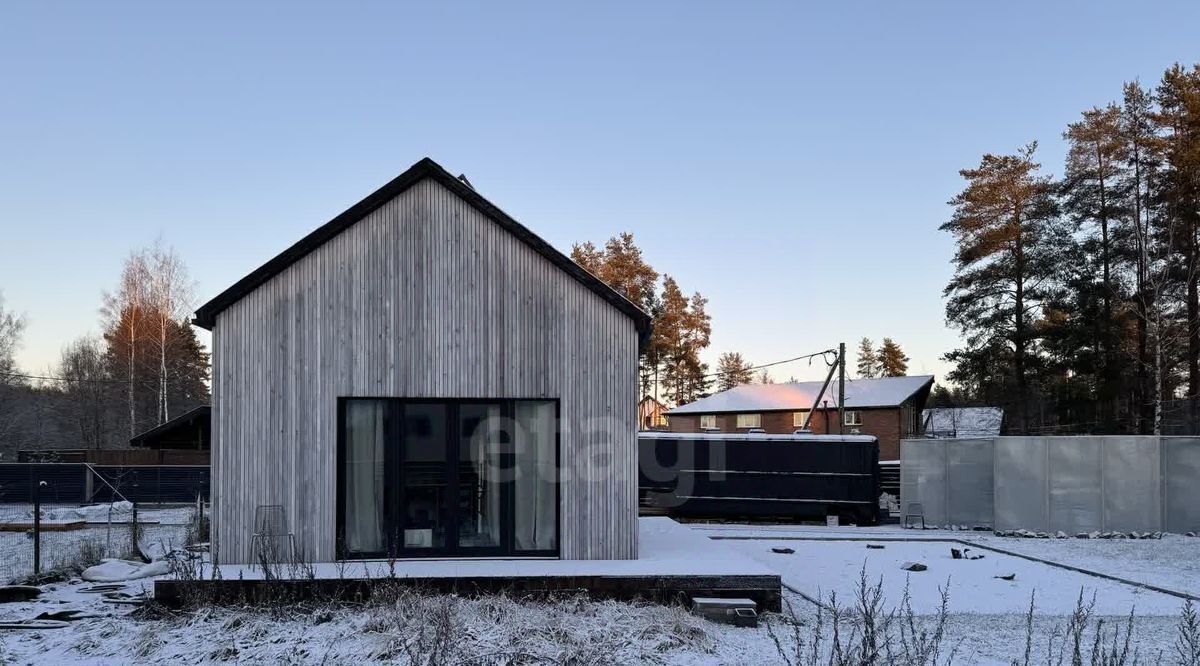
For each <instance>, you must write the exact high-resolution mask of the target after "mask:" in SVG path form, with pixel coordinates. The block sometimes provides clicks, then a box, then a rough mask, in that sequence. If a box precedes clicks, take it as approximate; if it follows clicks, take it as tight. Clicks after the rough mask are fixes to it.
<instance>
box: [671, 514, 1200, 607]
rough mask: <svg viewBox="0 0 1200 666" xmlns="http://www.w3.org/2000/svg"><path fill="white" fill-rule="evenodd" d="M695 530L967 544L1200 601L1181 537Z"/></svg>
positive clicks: (1198, 575) (885, 529)
mask: <svg viewBox="0 0 1200 666" xmlns="http://www.w3.org/2000/svg"><path fill="white" fill-rule="evenodd" d="M692 528H693V529H695V530H696V531H699V532H702V533H704V534H707V535H710V536H739V537H747V536H754V537H774V538H787V537H803V538H805V539H839V538H842V539H846V538H874V539H879V540H880V541H879V543H884V544H886V543H888V541H887V540H888V539H944V540H957V541H965V542H967V544H968V545H970V544H978V545H980V546H990V547H993V548H999V549H1001V550H1006V551H1010V552H1014V553H1020V554H1022V555H1027V556H1029V557H1036V558H1039V559H1043V560H1049V561H1051V562H1058V563H1062V564H1066V565H1070V566H1074V567H1079V568H1081V569H1086V570H1088V571H1095V572H1097V573H1101V574H1105V575H1108V576H1116V577H1118V578H1123V579H1126V580H1131V581H1135V582H1138V583H1144V584H1146V585H1154V586H1156V587H1161V588H1165V589H1168V590H1172V591H1175V592H1180V593H1183V594H1190V595H1193V596H1196V597H1200V538H1196V537H1187V536H1182V535H1178V534H1164V535H1163V536H1162V538H1161V539H1077V538H1068V539H1028V538H1020V537H998V536H996V535H994V534H993V533H991V532H975V531H969V530H958V531H950V530H906V529H903V528H901V527H899V526H896V525H883V526H877V527H838V528H829V527H825V526H815V525H702V524H693V525H692ZM789 543H792V542H789Z"/></svg>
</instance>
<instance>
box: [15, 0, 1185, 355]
mask: <svg viewBox="0 0 1200 666" xmlns="http://www.w3.org/2000/svg"><path fill="white" fill-rule="evenodd" d="M1151 19H1155V20H1153V21H1152V20H1151ZM1197 25H1200V3H1195V2H1190V1H1189V2H1178V3H1152V2H1146V3H1136V4H1134V3H1128V2H1124V3H1110V2H1063V3H1054V2H1002V3H1001V2H996V3H980V2H962V1H961V0H959V1H957V2H878V3H869V2H827V3H798V2H786V3H768V2H761V3H733V2H729V3H719V4H718V3H703V2H645V1H644V2H631V3H622V2H593V3H586V4H585V3H568V2H555V3H546V4H538V5H534V4H525V3H509V2H487V3H483V2H481V3H459V2H438V3H420V4H415V3H414V4H413V5H412V6H408V5H405V4H402V3H399V2H386V3H360V2H354V3H340V2H339V3H324V4H308V3H302V2H258V3H229V4H225V3H216V2H209V3H193V4H191V5H186V6H185V5H184V4H183V3H162V2H149V3H119V2H103V3H101V2H81V3H75V4H65V3H35V2H27V3H21V4H19V5H18V4H8V5H6V6H5V8H4V10H2V13H0V86H2V87H3V88H2V90H3V92H2V94H0V147H2V149H3V154H4V159H2V160H0V291H3V293H4V296H5V300H6V303H7V305H8V307H10V308H13V309H15V310H17V311H19V312H23V313H24V314H25V315H26V316H27V317H28V320H29V328H28V331H27V335H26V340H25V345H24V347H23V349H22V350H21V352H20V354H19V356H18V360H19V362H20V363H21V364H22V366H23V367H24V368H25V369H26V370H30V371H39V372H40V371H44V370H48V369H50V368H51V367H52V366H53V364H54V362H55V361H56V359H57V358H58V355H59V351H60V350H61V348H62V347H63V346H64V345H65V344H66V343H67V342H69V341H70V340H71V339H73V338H75V337H77V336H79V335H81V334H84V333H89V332H91V333H96V332H98V330H99V327H98V312H97V311H98V307H99V305H100V301H101V292H102V290H104V289H109V288H111V287H112V285H113V284H114V283H115V280H116V277H117V273H118V270H119V267H120V264H121V261H122V259H123V258H124V256H125V255H126V254H127V253H128V252H129V251H130V250H131V249H132V248H134V247H139V246H143V245H147V244H150V243H152V242H154V240H155V239H156V238H160V237H161V238H162V239H163V240H164V242H166V243H168V244H170V245H173V246H175V247H176V249H177V250H178V251H179V252H180V253H181V254H182V256H183V258H184V259H185V261H186V262H187V264H188V265H189V267H190V269H191V272H192V275H193V277H194V278H195V279H196V280H197V282H198V284H197V289H196V292H197V297H198V301H199V302H202V301H204V300H207V299H208V298H210V297H212V296H214V295H215V294H217V293H218V292H220V291H221V290H223V289H224V288H225V287H227V286H228V285H230V284H231V283H233V282H234V281H235V280H237V279H238V278H240V277H242V276H243V275H244V274H246V273H247V272H249V271H250V270H252V269H253V268H255V267H257V266H258V265H259V264H261V263H263V262H264V261H266V260H267V259H269V258H270V257H272V256H274V255H275V254H276V253H277V252H279V251H280V250H282V249H283V248H285V247H287V246H288V245H290V244H291V243H292V242H294V241H295V240H296V239H298V238H299V237H300V236H302V235H304V234H305V233H307V232H308V231H310V230H312V229H313V228H315V227H316V226H318V225H320V224H322V223H323V222H325V221H326V220H328V219H329V218H330V217H332V216H333V215H335V214H337V213H339V212H340V211H342V210H343V209H344V208H346V207H347V206H349V205H350V204H352V203H354V202H355V201H357V200H358V199H359V198H361V197H362V196H364V195H365V194H367V193H369V192H370V191H372V190H373V189H375V188H376V187H378V186H379V185H381V184H382V183H384V182H386V181H387V180H389V179H390V178H392V177H393V176H395V175H396V174H398V173H399V172H401V171H403V170H404V169H406V168H407V167H408V166H409V165H410V164H412V163H413V162H415V161H416V160H418V159H420V158H421V157H423V156H426V155H428V156H431V157H433V158H434V159H436V160H437V161H439V162H440V163H442V164H443V165H444V166H445V167H446V168H448V169H450V170H451V171H453V172H454V173H459V172H465V173H466V174H467V176H468V177H469V178H470V179H471V181H472V183H473V184H474V185H475V187H476V188H477V189H478V190H479V191H480V192H482V193H483V194H484V195H485V196H487V197H488V198H490V199H491V200H492V201H493V202H495V203H496V204H498V205H499V206H501V207H502V208H504V209H505V210H506V211H508V212H509V213H510V214H512V215H514V216H515V217H516V218H517V219H519V220H521V221H522V222H523V223H525V224H526V225H527V226H529V227H530V228H532V229H533V230H534V231H535V232H537V233H538V234H540V235H542V236H543V237H544V238H546V239H547V240H548V241H550V242H551V243H552V244H554V245H555V246H556V247H558V248H559V249H561V250H563V251H568V250H569V248H570V246H571V243H573V242H576V241H582V240H587V239H592V240H597V241H602V240H604V239H605V238H608V237H609V236H611V235H613V234H615V233H617V232H620V231H631V232H633V233H634V234H635V236H636V238H637V240H638V242H639V244H640V245H641V246H642V247H643V249H644V251H645V253H646V256H647V258H648V259H649V260H650V262H651V263H652V264H653V265H654V266H655V267H656V268H657V269H658V270H660V271H662V272H666V273H670V274H671V275H673V276H675V277H676V278H677V279H678V280H679V282H680V283H681V284H682V286H683V287H684V288H685V289H687V290H689V291H692V290H699V291H700V292H702V293H703V294H704V295H705V296H707V297H708V298H709V310H710V313H711V314H712V317H713V344H712V347H711V349H710V352H709V357H710V359H715V357H716V355H717V354H718V353H720V352H722V351H726V350H737V351H741V352H742V353H743V354H745V355H746V356H747V357H748V358H750V359H751V360H753V361H755V362H767V361H773V360H777V359H781V358H786V357H790V356H795V355H798V354H801V353H805V352H809V351H816V350H819V349H824V348H827V347H829V346H832V345H834V344H836V343H837V342H838V341H841V340H844V341H846V342H847V344H848V345H851V346H853V344H854V342H855V341H856V340H858V338H860V337H862V336H864V335H865V336H869V337H872V338H875V339H877V340H878V339H879V338H881V337H882V336H884V335H888V336H891V337H893V338H894V339H896V340H897V341H898V342H900V343H901V344H902V345H903V346H904V348H905V349H906V350H907V351H908V353H909V354H910V356H911V357H912V359H913V360H912V363H911V367H910V370H911V371H912V372H933V373H936V374H939V375H940V374H942V373H943V372H944V371H945V370H946V366H945V364H944V363H942V362H941V361H939V360H938V358H939V356H940V355H941V354H942V353H944V352H945V351H946V350H947V349H949V348H951V347H953V346H954V345H955V344H956V343H957V336H956V335H955V334H954V333H953V332H952V331H948V330H946V328H945V325H944V321H943V303H942V298H941V290H942V288H943V286H944V285H945V283H946V281H947V279H948V278H949V276H950V274H951V268H950V265H949V259H950V253H951V243H950V239H949V238H948V237H947V236H946V235H945V234H943V233H941V232H939V231H937V227H938V225H939V224H941V223H942V222H943V221H945V219H946V217H947V215H948V213H949V209H948V207H947V206H946V205H945V202H946V201H947V200H948V199H949V198H950V197H951V196H953V194H954V193H955V192H956V191H957V190H958V189H959V188H960V181H959V178H958V175H957V171H958V169H960V168H962V167H965V166H969V165H972V164H974V163H976V162H977V161H978V159H979V157H980V155H981V154H983V153H984V152H988V151H992V152H997V151H1012V150H1014V149H1015V148H1017V147H1018V146H1020V145H1022V144H1024V143H1026V142H1029V141H1032V140H1038V141H1039V142H1040V143H1041V146H1042V148H1041V151H1040V156H1041V158H1042V161H1043V163H1044V164H1045V165H1046V166H1047V167H1048V170H1049V171H1050V172H1052V173H1056V174H1057V173H1061V171H1062V167H1061V162H1062V155H1063V152H1064V150H1063V146H1062V142H1061V139H1060V135H1061V132H1062V130H1063V129H1064V128H1065V126H1066V124H1067V123H1068V122H1070V121H1072V120H1074V119H1075V118H1076V117H1077V115H1078V114H1079V112H1080V111H1082V110H1084V109H1086V108H1089V107H1090V106H1092V105H1096V104H1102V103H1104V102H1107V101H1109V100H1111V99H1114V98H1115V97H1116V96H1118V95H1119V94H1120V89H1121V83H1122V82H1123V81H1125V80H1130V79H1133V78H1141V79H1142V80H1143V81H1147V82H1153V81H1156V80H1157V78H1158V77H1159V75H1160V74H1161V73H1162V70H1163V69H1165V68H1166V67H1167V66H1169V65H1170V64H1171V63H1173V62H1175V61H1181V62H1185V63H1193V62H1198V61H1200V38H1198V37H1197V34H1198V33H1197V29H1196V26H1197ZM819 373H820V369H819V368H816V367H814V368H808V367H806V366H799V367H786V366H785V367H783V368H780V369H777V370H776V371H775V373H774V374H775V376H776V377H777V378H778V379H784V378H786V377H787V376H788V375H795V376H797V377H801V378H808V377H812V376H815V375H817V374H819Z"/></svg>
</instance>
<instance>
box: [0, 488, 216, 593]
mask: <svg viewBox="0 0 1200 666" xmlns="http://www.w3.org/2000/svg"><path fill="white" fill-rule="evenodd" d="M112 494H113V496H114V497H113V501H111V502H106V503H103V504H83V505H81V504H63V503H59V502H55V501H54V499H55V495H54V493H53V492H52V491H51V484H50V483H49V482H46V481H39V482H38V485H37V488H36V490H35V491H34V493H33V497H32V499H33V501H32V502H27V503H6V504H0V584H7V583H12V582H17V581H22V580H31V579H36V578H38V577H42V576H48V575H62V574H64V573H65V574H66V575H74V574H77V573H78V572H79V571H80V570H82V569H83V568H85V567H87V566H90V565H92V564H95V563H97V562H98V561H99V560H100V559H101V558H121V559H131V560H144V559H152V558H155V557H161V556H163V555H164V554H166V553H169V552H171V551H173V550H177V549H181V548H184V547H187V546H189V545H192V544H194V543H196V542H199V541H204V540H206V539H207V535H206V532H207V530H206V528H205V524H206V516H205V513H206V506H205V504H204V503H203V502H202V501H197V502H195V503H193V504H183V505H174V506H163V505H142V504H138V503H135V502H130V501H128V500H127V499H125V498H124V496H123V495H122V494H121V493H120V492H119V491H117V490H115V489H112ZM42 495H45V496H47V498H48V499H50V500H51V503H49V504H43V503H42V502H41V498H42Z"/></svg>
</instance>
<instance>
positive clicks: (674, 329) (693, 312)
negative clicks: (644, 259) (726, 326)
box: [653, 275, 712, 405]
mask: <svg viewBox="0 0 1200 666" xmlns="http://www.w3.org/2000/svg"><path fill="white" fill-rule="evenodd" d="M707 303H708V301H707V300H706V299H705V298H704V297H703V296H701V295H700V294H698V293H697V294H693V295H692V297H691V298H690V299H689V298H688V297H687V296H685V295H684V293H683V291H682V290H681V289H680V288H679V284H678V283H677V282H675V279H674V278H672V277H671V276H669V275H664V276H663V291H662V298H661V310H660V312H659V318H658V321H659V322H661V324H662V326H661V327H659V326H658V324H657V323H656V324H655V329H654V332H653V336H654V338H655V341H654V342H653V345H654V346H655V348H656V350H657V353H658V354H660V355H661V356H660V358H661V363H662V367H663V370H662V374H663V377H662V379H663V385H664V387H665V388H666V396H667V398H668V399H669V400H671V401H673V402H674V403H675V404H677V405H682V404H686V403H689V402H692V401H694V400H697V399H699V398H701V397H703V396H705V395H707V394H708V388H709V386H710V384H711V383H712V379H711V378H710V377H708V376H707V372H708V366H707V364H705V363H703V362H702V361H701V360H700V352H701V351H702V350H703V349H704V348H706V347H708V344H709V340H710V338H711V334H712V325H711V319H710V317H709V316H708V313H707V312H706V311H705V306H706V305H707Z"/></svg>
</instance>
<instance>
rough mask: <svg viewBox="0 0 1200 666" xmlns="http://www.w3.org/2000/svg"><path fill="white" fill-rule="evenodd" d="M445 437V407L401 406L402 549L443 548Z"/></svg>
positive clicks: (444, 531) (425, 405) (445, 503)
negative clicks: (402, 439)
mask: <svg viewBox="0 0 1200 666" xmlns="http://www.w3.org/2000/svg"><path fill="white" fill-rule="evenodd" d="M446 434H447V433H446V406H445V405H438V404H407V405H405V406H404V431H403V437H404V441H403V442H401V445H402V446H401V448H402V451H403V454H402V458H401V463H400V484H401V487H402V490H401V492H402V494H403V495H402V496H403V498H404V500H403V504H404V506H403V509H402V514H401V515H402V523H401V525H400V529H401V534H400V542H399V544H398V545H399V546H400V547H401V548H405V549H420V548H445V547H446V524H447V522H448V521H447V517H446V514H447V511H448V509H449V506H448V504H449V502H447V497H446V494H447V487H446V481H447V474H446V467H447V460H446V448H447V437H446Z"/></svg>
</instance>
